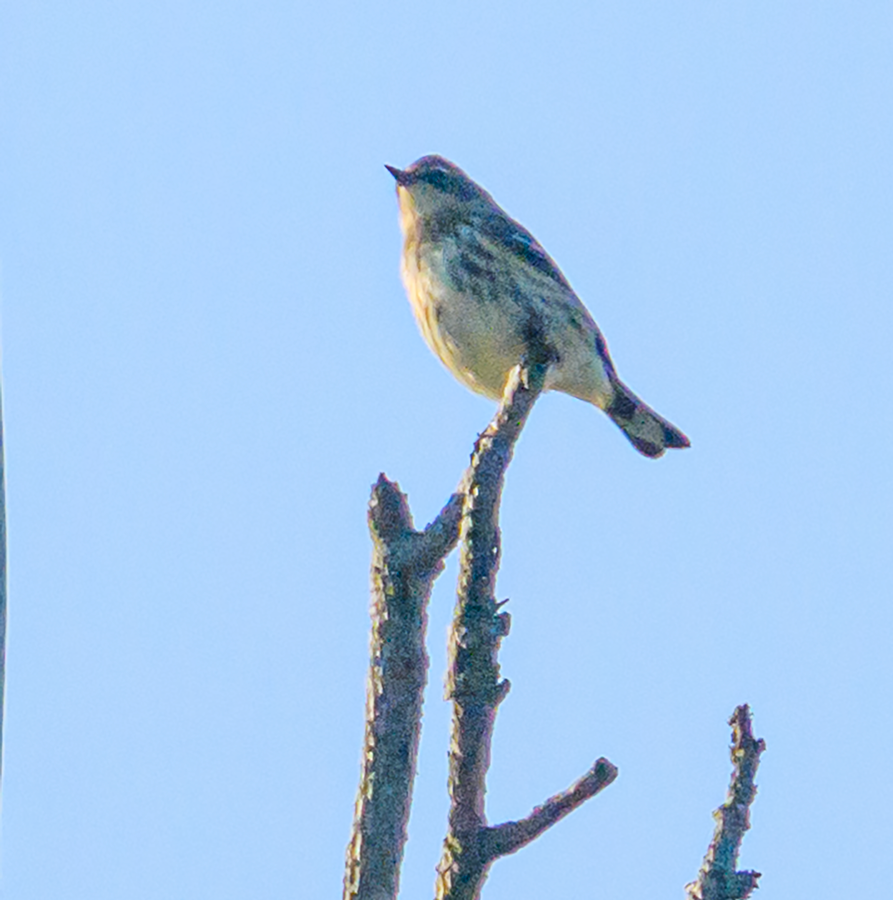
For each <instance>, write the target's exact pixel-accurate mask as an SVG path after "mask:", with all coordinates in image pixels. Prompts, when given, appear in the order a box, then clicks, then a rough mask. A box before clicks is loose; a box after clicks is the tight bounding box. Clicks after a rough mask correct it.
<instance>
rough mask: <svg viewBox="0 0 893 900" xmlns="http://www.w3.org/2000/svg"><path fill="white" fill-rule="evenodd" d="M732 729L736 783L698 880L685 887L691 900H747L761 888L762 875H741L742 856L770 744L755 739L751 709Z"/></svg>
mask: <svg viewBox="0 0 893 900" xmlns="http://www.w3.org/2000/svg"><path fill="white" fill-rule="evenodd" d="M729 725H731V726H732V751H731V756H732V763H733V765H734V769H733V770H732V782H731V784H730V785H729V792H728V795H727V796H726V802H725V803H723V805H722V806H720V807H719V808H718V809H717V810H716V812H714V814H713V817H714V819H716V830H715V831H714V833H713V840H712V841H711V842H710V846H709V847H708V848H707V855H706V856H705V857H704V862H703V863H702V864H701V868H700V871H699V872H698V880H697V881H694V882H692V883H691V884H688V885H686V886H685V890H686V893H687V894H688V896H689V898H690V900H746V898H747V897H749V896H750V895H751V893H752V892H753V890H754V888H756V886H757V879H758V878H759V877H760V873H759V872H749V871H745V872H738V871H736V869H735V867H736V866H737V865H738V854H739V853H740V851H741V842H742V840H744V832H745V831H747V829H748V828H750V806H751V804H752V803H753V801H754V797H755V796H756V793H757V789H756V785H755V784H754V777H755V776H756V772H757V766H759V764H760V754H761V753H762V752H763V751H764V750H765V749H766V742H765V741H763V740H762V739H759V740H758V739H756V738H754V736H753V730H752V726H751V717H750V708H749V707H748V706H747V704H744V705H743V706H739V707H738V708H737V709H736V710H735V712H734V713H733V714H732V718H731V719H729Z"/></svg>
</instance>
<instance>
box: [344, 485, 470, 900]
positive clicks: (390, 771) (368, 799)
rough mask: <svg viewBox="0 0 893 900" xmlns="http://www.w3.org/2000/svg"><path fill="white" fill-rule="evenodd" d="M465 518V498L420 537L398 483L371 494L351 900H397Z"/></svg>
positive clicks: (348, 882) (347, 896) (347, 889)
mask: <svg viewBox="0 0 893 900" xmlns="http://www.w3.org/2000/svg"><path fill="white" fill-rule="evenodd" d="M461 514H462V498H461V497H460V496H459V495H453V497H451V498H450V501H449V502H448V503H447V505H446V506H445V507H444V508H443V510H441V512H440V515H438V517H437V518H436V519H435V520H434V522H432V523H431V524H430V525H429V526H428V527H427V528H426V529H425V530H424V531H421V532H420V531H416V530H415V529H414V527H413V523H412V516H411V514H410V512H409V506H408V504H407V502H406V497H405V495H404V494H402V493H401V492H400V489H399V487H398V486H397V485H396V484H394V483H393V482H390V481H388V479H387V478H385V476H384V475H380V476H379V478H378V482H377V483H376V484H375V486H374V487H373V489H372V498H371V500H370V501H369V531H370V532H371V534H372V544H373V551H372V610H371V614H372V637H371V640H370V664H369V676H368V679H367V682H366V732H365V738H364V741H363V769H362V774H361V776H360V788H359V791H358V792H357V802H356V810H355V813H354V822H353V830H352V832H351V839H350V843H349V844H348V846H347V862H346V867H345V874H344V894H343V896H344V900H387V898H395V897H396V896H397V890H398V887H399V883H400V864H401V862H402V860H403V848H404V846H405V844H406V825H407V822H408V821H409V811H410V805H411V802H412V783H413V778H414V776H415V767H416V756H417V753H418V745H419V734H420V730H421V718H422V698H423V693H424V690H425V682H426V680H427V673H428V656H427V654H426V653H425V629H426V625H427V606H428V598H429V597H430V595H431V587H432V585H433V584H434V579H435V578H436V577H437V575H438V574H439V573H440V572H441V570H442V569H443V560H444V557H445V556H446V555H447V554H448V553H449V552H450V551H451V550H452V549H453V547H454V546H455V545H456V541H457V539H458V537H459V520H460V517H461Z"/></svg>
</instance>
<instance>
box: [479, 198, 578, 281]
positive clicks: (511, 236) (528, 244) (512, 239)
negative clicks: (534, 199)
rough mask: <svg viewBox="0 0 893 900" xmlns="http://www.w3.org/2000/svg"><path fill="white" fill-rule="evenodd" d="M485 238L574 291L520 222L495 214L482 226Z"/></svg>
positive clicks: (487, 218) (488, 217)
mask: <svg viewBox="0 0 893 900" xmlns="http://www.w3.org/2000/svg"><path fill="white" fill-rule="evenodd" d="M500 212H501V211H500ZM481 230H482V232H483V234H484V236H485V237H487V238H489V239H490V240H492V241H494V242H496V243H497V244H499V245H501V246H502V247H504V248H505V249H506V250H508V251H509V252H510V253H511V254H512V255H513V256H515V257H517V258H518V259H520V260H523V261H524V262H525V263H527V265H529V266H532V267H533V268H534V269H536V270H537V271H538V272H542V273H543V274H544V275H547V276H548V277H549V278H551V279H552V280H553V281H555V282H557V283H558V284H560V285H561V286H562V287H563V288H567V290H569V291H570V290H572V288H571V286H570V284H568V281H567V279H566V278H565V277H564V275H563V274H562V272H561V269H559V268H558V266H557V265H555V261H554V260H553V259H552V257H551V256H549V254H548V253H546V251H545V250H543V248H542V246H541V245H540V243H539V242H538V241H537V239H536V238H535V237H534V236H533V235H532V234H531V233H530V232H529V231H528V230H527V229H526V228H525V227H524V226H523V225H521V224H520V223H519V222H516V221H515V220H514V219H512V218H509V216H507V215H505V214H504V213H502V214H501V215H500V214H497V213H494V214H492V215H489V216H487V217H485V219H484V220H483V223H482V225H481Z"/></svg>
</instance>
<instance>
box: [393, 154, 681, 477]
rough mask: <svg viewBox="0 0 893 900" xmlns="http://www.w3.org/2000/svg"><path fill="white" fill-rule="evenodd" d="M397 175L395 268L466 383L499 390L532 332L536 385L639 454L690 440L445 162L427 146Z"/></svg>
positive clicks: (494, 393)
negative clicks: (543, 364)
mask: <svg viewBox="0 0 893 900" xmlns="http://www.w3.org/2000/svg"><path fill="white" fill-rule="evenodd" d="M385 168H386V169H387V170H388V171H389V172H390V173H391V175H393V176H394V179H395V180H396V182H397V200H398V206H399V221H400V228H401V231H402V233H403V251H402V257H401V266H400V270H401V275H402V279H403V283H404V286H405V287H406V292H407V294H408V295H409V301H410V304H411V306H412V310H413V313H414V315H415V319H416V322H417V324H418V326H419V329H420V331H421V332H422V336H423V337H424V339H425V341H426V342H427V344H428V346H429V347H430V348H431V350H432V351H433V352H434V353H435V355H436V356H438V357H439V358H440V360H441V362H443V364H444V365H445V366H446V367H447V369H449V370H450V372H452V374H453V375H454V376H455V377H456V378H457V379H458V380H459V381H460V382H462V383H463V384H464V385H466V386H467V387H469V388H470V389H471V390H473V391H475V392H477V393H479V394H483V395H484V396H487V397H490V398H492V399H495V400H498V399H500V398H501V397H502V394H503V390H504V388H505V384H506V381H507V380H508V376H509V373H510V372H511V370H512V369H513V368H514V367H515V366H516V365H518V364H519V363H520V362H521V361H522V360H523V359H524V358H525V355H526V352H527V350H528V346H529V344H530V343H531V341H533V340H537V341H539V342H540V347H541V348H544V349H545V351H546V352H547V354H548V359H549V363H548V368H547V371H546V378H545V390H556V391H562V392H564V393H566V394H570V395H571V396H572V397H577V398H579V399H580V400H585V401H587V402H589V403H591V404H593V405H594V406H596V407H597V408H599V409H601V410H603V411H604V412H605V413H607V415H608V416H609V418H610V419H611V420H612V421H613V422H614V423H615V424H616V425H617V426H618V427H619V428H620V429H621V431H623V433H624V434H625V435H626V437H627V438H628V439H629V441H630V443H631V444H632V445H633V446H634V447H635V448H636V450H638V451H639V453H641V454H643V455H644V456H647V457H651V458H653V459H656V458H657V457H659V456H662V455H663V454H664V451H665V450H666V449H667V448H670V447H674V448H676V447H678V448H681V447H688V446H690V441H689V439H688V438H687V437H686V436H685V435H684V434H683V433H682V432H681V431H680V430H679V429H678V428H677V427H676V426H675V425H672V424H671V423H670V422H668V421H667V420H666V419H664V418H663V417H662V416H660V415H658V414H657V413H656V412H655V411H654V410H653V409H652V408H651V407H650V406H648V405H647V404H646V403H645V402H644V401H642V400H641V399H640V398H639V397H638V396H636V394H635V393H633V391H632V390H630V388H628V387H627V386H626V385H625V384H624V383H623V382H622V381H621V380H620V378H619V377H618V375H617V370H616V369H615V367H614V363H613V362H612V361H611V356H610V354H609V353H608V345H607V343H606V342H605V339H604V336H603V335H602V333H601V331H600V330H599V327H598V325H596V323H595V320H594V319H593V318H592V316H591V314H590V313H589V310H588V309H587V308H586V307H585V306H584V305H583V302H582V301H581V300H580V298H579V297H577V295H576V293H574V290H573V288H572V287H571V286H570V283H569V282H568V280H567V279H566V278H565V277H564V275H563V274H562V272H561V270H560V269H559V268H558V266H557V265H556V264H555V262H554V260H553V259H552V257H551V256H549V254H548V253H546V251H545V250H544V249H543V248H542V246H541V245H540V244H539V243H538V242H537V240H536V238H534V236H533V235H532V234H531V233H530V232H529V231H528V230H527V229H526V228H524V226H523V225H521V224H520V223H519V222H516V221H515V220H514V219H512V218H511V217H510V216H509V215H508V213H506V212H505V210H503V209H502V208H501V207H500V206H499V205H498V204H497V203H496V202H495V201H494V199H493V197H492V196H491V195H490V194H488V193H487V191H485V190H484V188H482V187H481V186H480V185H479V184H477V183H476V182H475V181H474V180H472V179H471V178H470V177H469V176H468V175H467V174H466V173H465V172H464V171H462V169H460V168H459V167H458V166H457V165H456V164H455V163H452V162H450V161H449V160H448V159H445V158H444V157H442V156H437V155H428V156H423V157H421V159H418V160H416V161H415V162H414V163H412V164H411V165H410V166H408V167H407V168H405V169H398V168H396V167H395V166H390V165H386V166H385Z"/></svg>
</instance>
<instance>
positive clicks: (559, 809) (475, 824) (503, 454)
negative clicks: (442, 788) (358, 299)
mask: <svg viewBox="0 0 893 900" xmlns="http://www.w3.org/2000/svg"><path fill="white" fill-rule="evenodd" d="M547 363H548V359H547V358H546V357H545V356H544V357H542V358H538V359H529V360H525V362H524V363H523V364H522V365H520V366H518V367H517V368H515V369H514V370H513V372H512V373H511V375H510V377H509V380H508V383H507V384H506V388H505V394H504V395H503V399H502V403H501V405H500V407H499V410H498V411H497V413H496V416H495V417H494V419H493V421H492V422H491V423H490V425H489V426H488V427H487V429H486V430H485V431H484V433H483V434H482V435H481V436H480V438H478V441H477V444H476V446H475V451H474V454H473V455H472V459H471V465H470V466H469V468H468V471H467V473H466V476H465V479H464V481H463V486H462V487H463V490H462V493H463V494H464V497H465V504H464V509H463V515H462V528H461V554H462V555H461V562H460V572H459V591H458V597H457V601H456V609H455V613H454V616H453V624H452V630H451V634H450V642H449V647H450V668H449V672H448V676H447V695H448V697H449V698H450V699H451V700H452V701H453V724H452V735H451V741H450V774H449V790H450V813H449V826H448V832H447V836H446V839H445V840H444V847H443V854H442V856H441V860H440V864H439V865H438V867H437V872H438V874H437V898H438V900H475V898H477V897H478V896H479V894H480V890H481V886H482V885H483V883H484V881H485V879H486V877H487V872H488V870H489V868H490V865H491V864H492V863H493V861H494V860H495V859H497V858H498V857H500V856H503V855H505V854H506V853H511V852H513V851H514V850H517V849H519V848H520V847H521V846H523V845H524V844H526V843H528V842H530V841H531V840H533V839H534V838H535V837H537V836H538V835H540V834H542V832H543V831H545V830H546V829H547V828H548V827H550V826H551V825H553V824H554V823H555V822H557V821H558V820H559V819H561V818H562V817H563V816H565V815H567V814H568V813H569V812H571V810H573V809H575V808H576V807H577V806H579V805H580V804H581V803H583V802H584V801H585V800H587V799H588V798H589V797H592V796H594V795H595V794H596V793H597V792H598V791H600V790H601V789H602V788H603V787H605V786H606V785H608V784H610V783H611V781H613V780H614V778H615V777H616V775H617V770H616V769H615V768H614V766H613V765H611V763H610V762H608V761H607V760H605V759H600V760H599V761H598V762H597V763H596V764H595V765H594V766H593V768H592V769H591V770H590V771H589V772H588V773H587V774H586V775H585V776H584V777H583V778H582V779H580V781H578V782H577V783H576V784H575V785H574V786H573V787H571V788H570V789H569V790H568V791H566V792H565V793H563V794H559V795H557V796H556V797H553V798H551V799H550V800H548V801H546V803H545V804H544V805H543V806H542V807H540V808H538V809H536V810H534V811H533V813H531V814H530V815H529V816H528V817H527V818H526V819H522V820H521V821H520V822H506V823H504V824H503V825H499V826H496V827H495V828H491V827H488V826H487V820H486V815H485V813H484V794H485V792H486V776H487V769H488V768H489V765H490V746H491V741H492V736H493V725H494V722H495V719H496V709H497V707H498V706H499V703H500V702H501V701H502V700H503V699H504V698H505V696H506V694H507V693H508V690H509V682H508V681H507V680H502V679H501V678H500V673H499V663H498V659H497V655H498V651H499V644H500V641H501V640H502V638H503V637H504V636H505V635H506V634H508V629H509V623H510V620H509V616H508V613H505V612H499V604H498V603H497V601H496V596H495V584H496V571H497V568H498V566H499V552H500V537H499V524H498V521H499V504H500V500H501V496H502V486H503V481H504V478H505V471H506V469H507V468H508V465H509V463H510V462H511V458H512V452H513V450H514V445H515V441H516V440H517V439H518V436H519V435H520V433H521V429H522V428H523V427H524V423H525V421H526V420H527V416H528V415H529V413H530V410H531V409H532V408H533V404H534V403H535V402H536V399H537V397H538V396H539V394H540V393H541V391H542V389H543V384H544V380H545V373H546V367H547Z"/></svg>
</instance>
